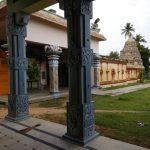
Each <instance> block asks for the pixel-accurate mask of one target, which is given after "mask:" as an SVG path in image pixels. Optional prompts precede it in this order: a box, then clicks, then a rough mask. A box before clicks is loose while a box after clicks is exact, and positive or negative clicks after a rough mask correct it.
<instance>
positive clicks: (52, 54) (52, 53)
mask: <svg viewBox="0 0 150 150" xmlns="http://www.w3.org/2000/svg"><path fill="white" fill-rule="evenodd" d="M45 52H46V55H47V57H48V65H49V79H50V87H49V88H50V93H51V94H55V93H58V92H59V78H58V65H59V57H60V54H61V53H62V49H61V48H60V47H59V46H54V45H46V46H45Z"/></svg>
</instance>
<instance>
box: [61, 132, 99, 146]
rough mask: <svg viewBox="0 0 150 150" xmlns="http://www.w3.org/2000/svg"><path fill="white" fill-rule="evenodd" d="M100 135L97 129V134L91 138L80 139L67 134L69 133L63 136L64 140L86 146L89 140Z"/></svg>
mask: <svg viewBox="0 0 150 150" xmlns="http://www.w3.org/2000/svg"><path fill="white" fill-rule="evenodd" d="M98 136H99V133H97V132H96V131H95V134H93V136H91V137H90V138H88V139H79V138H73V137H71V136H69V135H67V133H66V134H65V135H63V136H62V138H63V139H64V140H67V141H70V142H73V143H74V144H77V145H80V146H84V145H86V144H87V143H88V142H90V141H92V140H94V139H95V138H96V137H98Z"/></svg>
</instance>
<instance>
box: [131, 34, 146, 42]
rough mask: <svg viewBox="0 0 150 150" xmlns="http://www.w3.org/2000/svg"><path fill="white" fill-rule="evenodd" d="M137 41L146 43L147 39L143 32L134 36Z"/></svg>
mask: <svg viewBox="0 0 150 150" xmlns="http://www.w3.org/2000/svg"><path fill="white" fill-rule="evenodd" d="M134 39H135V41H136V42H137V43H138V44H141V43H146V40H145V39H144V37H143V36H142V35H141V34H137V35H136V36H135V37H134Z"/></svg>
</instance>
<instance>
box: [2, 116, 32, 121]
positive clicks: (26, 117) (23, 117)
mask: <svg viewBox="0 0 150 150" xmlns="http://www.w3.org/2000/svg"><path fill="white" fill-rule="evenodd" d="M29 118H30V115H26V116H20V117H12V116H9V115H7V116H6V117H5V119H6V120H8V121H11V122H20V121H23V120H26V119H29Z"/></svg>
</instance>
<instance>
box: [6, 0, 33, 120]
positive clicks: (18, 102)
mask: <svg viewBox="0 0 150 150" xmlns="http://www.w3.org/2000/svg"><path fill="white" fill-rule="evenodd" d="M8 3H9V1H8ZM8 6H9V4H8ZM8 8H9V7H8ZM29 18H30V17H29V15H27V14H25V13H23V12H18V13H13V12H8V17H7V37H8V50H9V68H10V95H9V96H8V115H7V116H6V118H7V119H9V120H12V121H20V120H23V119H25V118H27V117H28V108H29V101H28V94H27V81H26V79H27V74H26V70H27V66H28V63H27V58H26V47H25V45H26V44H25V37H26V34H27V31H26V25H27V24H28V21H29Z"/></svg>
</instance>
